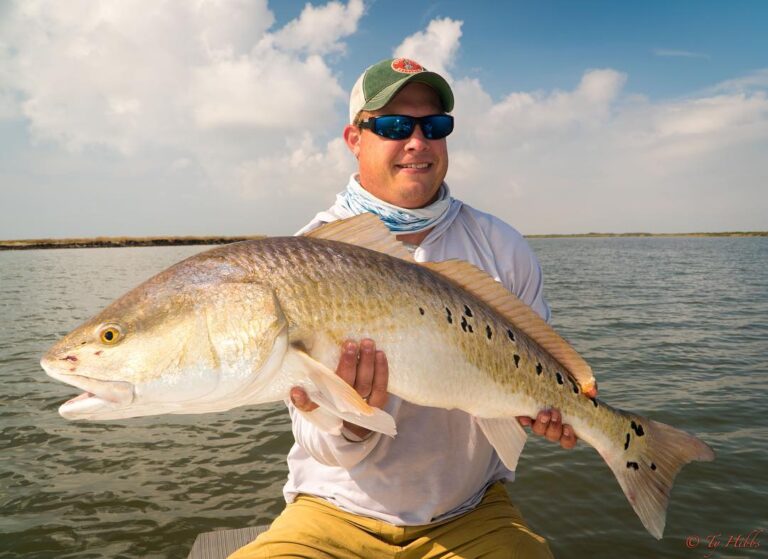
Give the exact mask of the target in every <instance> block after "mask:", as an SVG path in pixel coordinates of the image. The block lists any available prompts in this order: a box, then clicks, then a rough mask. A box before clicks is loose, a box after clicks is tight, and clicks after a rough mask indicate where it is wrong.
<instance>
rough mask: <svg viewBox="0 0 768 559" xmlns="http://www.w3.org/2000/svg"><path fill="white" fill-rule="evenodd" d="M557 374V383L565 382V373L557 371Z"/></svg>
mask: <svg viewBox="0 0 768 559" xmlns="http://www.w3.org/2000/svg"><path fill="white" fill-rule="evenodd" d="M555 376H556V377H557V384H563V375H561V374H560V373H555Z"/></svg>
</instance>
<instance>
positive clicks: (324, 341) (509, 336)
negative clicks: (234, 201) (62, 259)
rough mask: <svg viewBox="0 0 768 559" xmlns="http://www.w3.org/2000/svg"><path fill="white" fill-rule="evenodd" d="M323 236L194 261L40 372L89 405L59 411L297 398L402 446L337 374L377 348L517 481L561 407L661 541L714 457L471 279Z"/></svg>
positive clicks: (316, 415)
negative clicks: (460, 414)
mask: <svg viewBox="0 0 768 559" xmlns="http://www.w3.org/2000/svg"><path fill="white" fill-rule="evenodd" d="M366 220H367V221H366ZM371 220H372V221H371ZM382 230H383V231H382ZM319 231H320V233H321V234H324V235H327V237H326V238H304V237H285V238H272V239H265V240H259V241H246V242H243V243H237V244H233V245H228V246H224V247H219V248H217V249H213V250H210V251H207V252H205V253H201V254H198V255H195V256H193V257H191V258H188V259H187V260H185V261H183V262H180V263H178V264H176V265H174V266H172V267H171V268H169V269H167V270H165V271H164V272H161V273H160V274H158V275H157V276H155V277H154V278H151V279H150V280H147V281H146V282H144V283H143V284H142V285H140V286H138V287H137V288H135V289H134V290H132V291H131V292H129V293H128V294H126V295H125V296H123V297H122V298H120V299H118V300H117V301H115V302H114V303H113V304H112V305H110V306H108V307H107V308H106V309H105V310H104V311H102V312H101V313H99V314H98V315H97V316H95V317H94V318H93V319H91V320H89V321H88V322H86V323H85V324H84V325H82V326H81V327H79V328H77V329H75V330H74V331H73V332H72V333H70V334H69V335H67V336H66V337H65V338H64V339H62V340H61V341H60V342H59V343H58V344H56V345H55V346H54V347H53V348H51V350H50V351H49V352H48V353H47V354H46V356H45V357H44V358H43V360H42V362H41V363H42V365H43V368H44V369H45V370H46V372H48V374H49V375H51V376H53V377H54V378H57V379H59V380H62V381H64V382H67V383H69V384H72V385H74V386H77V387H79V388H81V389H84V390H86V393H85V394H82V395H81V396H79V397H77V398H75V399H73V400H70V401H69V402H67V403H65V404H64V405H62V407H61V408H60V412H61V414H62V415H64V416H65V417H69V418H85V419H100V418H103V419H115V418H121V417H135V416H139V415H151V414H157V413H206V412H211V411H223V410H226V409H231V408H233V407H236V406H240V405H247V404H255V403H262V402H269V401H276V400H280V399H285V398H286V397H287V395H288V394H287V393H288V391H289V390H290V388H291V387H292V386H302V387H304V388H305V390H307V391H308V393H309V394H310V396H311V397H312V399H313V400H315V401H316V402H317V403H318V404H320V408H318V409H317V410H316V411H314V412H311V413H307V414H305V417H307V419H308V420H310V421H312V422H314V423H315V424H316V425H317V426H318V428H320V429H323V430H327V431H328V432H338V428H339V425H340V423H341V421H342V420H347V421H352V422H353V423H357V424H359V425H362V426H365V427H368V428H369V429H374V430H378V431H381V432H383V433H386V434H389V435H394V434H395V428H394V422H393V420H392V418H391V417H390V416H389V415H388V414H387V413H385V412H384V411H382V410H378V409H376V408H371V407H370V406H368V405H367V403H366V402H364V401H363V400H362V399H361V398H360V397H359V395H357V393H356V392H355V391H354V390H353V389H351V387H349V386H348V385H346V384H345V383H344V382H343V381H341V380H340V379H339V378H338V377H337V376H336V375H335V374H334V372H333V370H334V368H335V366H336V364H337V363H338V359H339V356H340V353H341V343H342V342H343V341H344V340H346V339H360V338H362V337H370V338H372V339H374V340H375V341H376V344H377V347H378V348H380V349H382V350H384V351H385V352H386V355H387V359H388V362H389V367H390V379H389V385H388V390H389V391H390V392H391V393H393V394H396V395H398V396H400V397H402V398H403V399H405V400H408V401H411V402H413V403H416V404H420V405H425V406H436V407H442V408H447V409H451V408H458V409H461V410H464V411H466V412H467V413H470V414H472V415H473V416H475V418H476V421H477V422H478V424H479V425H480V427H481V428H482V430H483V432H484V433H485V435H486V437H487V438H488V440H489V441H490V442H491V444H492V445H493V446H494V447H495V448H496V450H497V451H498V452H499V455H500V457H501V458H502V460H503V461H504V462H505V464H507V466H508V467H510V468H511V469H514V468H515V466H516V464H517V459H518V456H519V454H520V452H521V450H522V447H523V445H524V442H525V437H526V435H525V431H524V430H523V429H522V428H521V427H520V425H519V423H518V422H517V420H516V416H518V415H530V416H533V415H535V414H536V413H537V412H538V410H540V409H542V408H551V407H554V408H558V409H559V410H560V411H561V413H562V417H563V422H566V423H570V424H571V425H572V426H573V428H574V430H575V432H576V434H577V435H578V436H579V437H580V438H581V439H583V440H585V441H586V442H588V443H589V444H591V445H592V446H594V447H595V448H596V450H597V451H598V452H599V453H600V455H601V456H602V457H603V458H604V459H605V461H606V462H607V463H608V465H609V466H610V467H611V469H612V471H613V472H614V474H615V475H616V478H617V480H618V482H619V484H620V485H621V487H622V489H623V491H624V493H625V495H626V496H627V498H628V500H629V501H630V503H631V505H632V506H633V508H634V509H635V512H636V513H637V514H638V516H639V517H640V519H641V520H642V522H643V524H644V525H645V527H646V528H647V529H648V530H649V532H651V533H652V534H653V535H654V536H655V537H657V538H659V537H661V535H662V533H663V528H664V522H665V515H666V507H667V502H668V497H669V493H670V491H671V487H672V483H673V480H674V477H675V475H676V474H677V473H678V471H679V470H680V469H681V468H682V466H683V465H684V464H686V463H688V462H690V461H692V460H711V459H713V458H714V454H713V452H712V450H711V449H710V448H709V447H708V446H707V445H706V444H704V443H703V442H701V441H699V440H698V439H696V438H695V437H693V436H691V435H688V434H687V433H684V432H682V431H679V430H677V429H674V428H673V427H670V426H668V425H664V424H661V423H657V422H655V421H652V420H650V419H647V418H644V417H642V416H640V415H636V414H632V413H628V412H625V411H622V410H618V409H615V408H612V407H611V406H609V405H607V404H606V403H604V402H603V401H602V400H598V399H596V398H595V397H594V395H593V393H592V392H589V391H586V390H583V389H584V386H582V384H583V383H584V382H585V381H587V382H589V381H591V380H592V379H591V376H590V377H589V378H587V377H586V376H585V373H584V372H583V371H586V372H587V373H589V371H590V370H589V368H588V366H586V364H585V363H583V361H580V359H581V358H580V357H578V356H576V357H574V355H575V354H574V353H573V350H572V349H571V348H570V346H567V344H565V342H563V341H562V340H561V339H560V338H559V337H558V336H557V335H556V334H555V333H554V332H553V331H551V329H549V327H548V326H546V325H545V324H544V323H543V322H542V321H541V320H540V319H539V318H538V317H535V316H534V315H533V313H532V311H530V309H528V308H524V309H523V310H520V304H519V302H517V300H516V299H515V298H514V297H513V296H512V295H511V294H509V293H506V292H505V291H504V290H503V289H502V290H501V292H499V290H500V289H501V288H500V287H498V285H497V284H496V283H494V282H493V281H492V280H491V279H490V278H488V277H487V276H485V275H484V274H480V276H478V275H477V274H478V273H479V272H477V270H476V269H474V268H472V267H471V266H469V265H466V264H464V265H463V266H462V265H461V263H458V264H451V263H444V264H447V266H441V265H436V266H439V268H433V267H430V265H429V264H427V265H419V264H416V263H414V262H409V261H406V260H405V259H407V258H408V255H407V254H405V253H404V251H402V250H401V249H402V247H400V246H399V245H396V244H392V241H391V238H390V236H389V233H388V231H386V228H384V227H383V226H382V225H381V224H380V223H379V222H378V220H376V219H375V218H372V217H370V216H367V217H366V216H358V217H357V218H353V219H351V220H346V221H344V222H339V223H337V224H331V225H329V226H326V227H325V228H322V229H321V230H319ZM350 239H351V240H350ZM347 241H348V242H347ZM349 243H359V244H362V245H364V246H355V245H354V244H349ZM388 243H389V244H388ZM365 247H371V249H373V250H370V249H369V248H365ZM378 251H384V252H386V254H385V253H382V252H378ZM393 254H397V255H398V256H400V257H394V256H393ZM468 266H469V267H468ZM461 274H464V275H463V276H462V275H461ZM466 278H470V279H469V280H467V279H466ZM472 278H474V279H472ZM478 278H479V279H478ZM463 282H466V283H463ZM462 286H465V287H462ZM516 305H517V306H516ZM515 309H518V310H515ZM526 313H527V314H526ZM539 323H540V324H539ZM105 336H108V337H106V338H105ZM558 340H559V341H558ZM547 348H550V349H547ZM569 352H570V353H569ZM556 355H557V357H556ZM581 363H583V364H584V367H586V368H585V369H583V371H582V372H581V373H580V374H581V375H582V376H581V377H579V376H573V375H572V374H571V373H572V372H573V369H569V366H570V367H574V366H576V367H578V366H580V364H581ZM574 364H575V365H574Z"/></svg>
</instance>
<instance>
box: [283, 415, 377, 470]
mask: <svg viewBox="0 0 768 559" xmlns="http://www.w3.org/2000/svg"><path fill="white" fill-rule="evenodd" d="M288 413H289V414H290V415H291V428H292V429H293V438H294V439H295V440H296V443H297V444H298V445H299V446H300V447H301V448H303V449H304V450H305V451H306V453H307V454H309V455H310V456H311V457H312V458H314V459H315V460H317V461H318V462H320V463H321V464H324V465H326V466H340V467H342V468H344V469H347V470H349V469H351V468H352V467H354V466H356V465H357V464H358V463H359V462H360V461H361V460H363V458H365V457H366V456H368V455H369V454H370V453H371V451H372V450H373V449H374V448H375V447H376V444H377V443H378V442H379V439H381V437H382V435H381V433H373V434H372V435H371V436H370V437H368V438H367V439H365V440H363V441H360V442H354V441H353V440H348V439H346V438H344V434H346V435H347V437H349V439H357V438H359V437H356V436H355V435H354V434H352V433H349V432H347V433H345V431H344V430H343V429H342V435H331V434H329V433H325V432H323V431H321V430H320V429H318V428H317V427H316V426H315V425H314V424H312V423H311V422H310V421H307V420H306V419H305V418H304V417H303V416H302V415H301V414H300V413H298V411H297V410H296V407H295V406H293V404H291V403H288Z"/></svg>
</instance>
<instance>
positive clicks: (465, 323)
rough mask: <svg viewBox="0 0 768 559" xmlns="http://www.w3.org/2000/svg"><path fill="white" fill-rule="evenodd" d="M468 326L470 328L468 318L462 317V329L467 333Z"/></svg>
mask: <svg viewBox="0 0 768 559" xmlns="http://www.w3.org/2000/svg"><path fill="white" fill-rule="evenodd" d="M467 326H469V322H467V317H466V316H462V317H461V329H462V330H464V331H465V332H466V331H467Z"/></svg>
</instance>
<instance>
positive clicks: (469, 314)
mask: <svg viewBox="0 0 768 559" xmlns="http://www.w3.org/2000/svg"><path fill="white" fill-rule="evenodd" d="M464 314H466V315H467V316H468V317H470V318H471V317H472V309H470V308H469V307H468V306H467V305H464Z"/></svg>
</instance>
